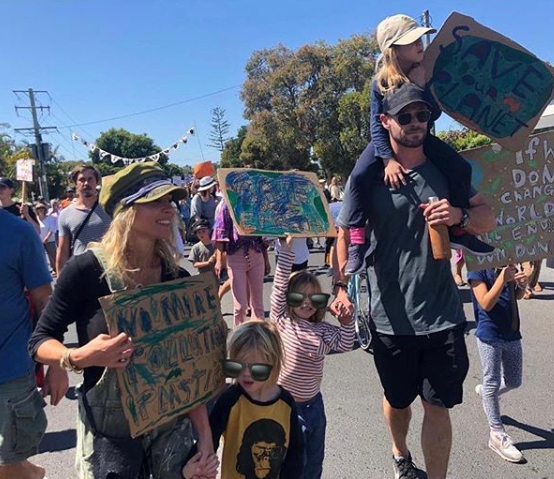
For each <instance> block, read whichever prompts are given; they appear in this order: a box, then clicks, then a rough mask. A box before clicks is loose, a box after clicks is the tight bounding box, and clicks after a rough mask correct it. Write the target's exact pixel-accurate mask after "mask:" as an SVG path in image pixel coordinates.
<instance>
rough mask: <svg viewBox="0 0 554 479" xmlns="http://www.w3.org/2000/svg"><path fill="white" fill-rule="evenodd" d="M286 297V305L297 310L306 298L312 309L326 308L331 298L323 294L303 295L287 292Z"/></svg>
mask: <svg viewBox="0 0 554 479" xmlns="http://www.w3.org/2000/svg"><path fill="white" fill-rule="evenodd" d="M286 297H287V304H288V305H289V306H291V307H293V308H298V307H299V306H302V303H303V302H304V300H305V299H306V298H308V299H309V300H310V303H312V306H313V307H314V308H316V309H322V308H326V307H327V304H328V303H329V298H330V297H331V295H330V294H325V293H313V294H305V293H298V292H292V291H288V292H287V296H286Z"/></svg>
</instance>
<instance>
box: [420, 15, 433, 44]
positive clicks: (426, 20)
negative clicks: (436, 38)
mask: <svg viewBox="0 0 554 479" xmlns="http://www.w3.org/2000/svg"><path fill="white" fill-rule="evenodd" d="M421 23H422V24H423V26H424V27H426V28H431V15H429V10H423V15H421ZM430 43H431V34H430V33H426V34H425V48H427V47H428V46H429V44H430Z"/></svg>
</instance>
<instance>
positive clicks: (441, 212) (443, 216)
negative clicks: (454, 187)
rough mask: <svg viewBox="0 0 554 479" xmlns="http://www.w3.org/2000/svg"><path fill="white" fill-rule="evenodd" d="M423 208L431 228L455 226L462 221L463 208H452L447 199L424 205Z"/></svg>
mask: <svg viewBox="0 0 554 479" xmlns="http://www.w3.org/2000/svg"><path fill="white" fill-rule="evenodd" d="M421 208H423V216H425V220H426V221H427V223H429V225H431V226H436V225H446V226H454V225H457V224H458V223H459V222H460V221H461V220H462V210H461V208H456V207H455V206H452V205H451V204H450V202H449V201H448V200H447V199H446V198H444V199H442V200H439V201H435V202H433V203H423V204H422V205H421Z"/></svg>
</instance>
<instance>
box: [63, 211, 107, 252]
mask: <svg viewBox="0 0 554 479" xmlns="http://www.w3.org/2000/svg"><path fill="white" fill-rule="evenodd" d="M89 212H90V208H86V209H79V208H77V207H75V205H69V206H68V207H67V208H65V209H64V210H62V212H61V213H60V216H59V218H58V228H59V234H60V236H64V237H68V238H70V244H71V246H72V248H73V255H79V254H82V253H84V252H85V249H86V247H87V245H88V244H89V243H90V242H91V241H100V240H101V239H102V236H104V233H105V232H106V231H107V230H108V227H109V226H110V223H111V218H110V217H109V216H108V214H107V213H106V212H105V211H104V209H103V208H102V207H101V206H100V205H96V208H95V210H94V212H93V213H92V214H91V215H90V218H89V219H88V221H87V224H86V225H85V227H84V228H83V230H82V231H81V233H80V234H79V237H78V238H77V240H76V241H75V240H74V238H75V234H76V233H77V231H78V230H79V228H80V226H81V224H82V223H83V221H85V219H86V217H87V215H88V214H89Z"/></svg>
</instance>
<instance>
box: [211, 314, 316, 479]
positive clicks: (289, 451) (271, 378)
mask: <svg viewBox="0 0 554 479" xmlns="http://www.w3.org/2000/svg"><path fill="white" fill-rule="evenodd" d="M228 357H229V359H227V360H226V361H225V362H224V364H223V368H224V371H225V374H226V376H227V377H231V378H234V379H235V381H234V384H233V385H232V386H230V387H229V388H228V389H227V390H225V391H224V392H223V393H222V394H221V395H220V396H219V398H218V400H217V402H216V403H215V406H214V408H213V410H212V412H211V414H210V425H211V428H212V435H213V440H214V450H216V451H217V448H218V446H219V440H220V437H221V436H223V438H224V446H223V457H222V463H221V478H222V479H240V478H245V477H246V478H265V479H277V478H279V477H280V478H283V479H284V478H286V479H301V478H302V479H303V478H304V477H305V476H304V475H303V459H304V444H303V437H302V431H301V429H300V426H299V423H298V413H297V409H296V405H295V403H294V399H293V397H292V396H291V395H290V393H288V392H287V391H286V390H285V389H283V388H282V387H281V386H278V385H277V378H278V377H279V373H280V372H281V368H282V365H283V349H282V344H281V339H280V337H279V333H278V331H277V328H276V327H275V325H273V324H272V323H269V322H265V321H258V320H252V321H248V322H246V323H243V324H241V325H240V326H238V327H237V328H236V329H235V330H234V331H233V334H232V336H231V339H230V341H229V348H228Z"/></svg>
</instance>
